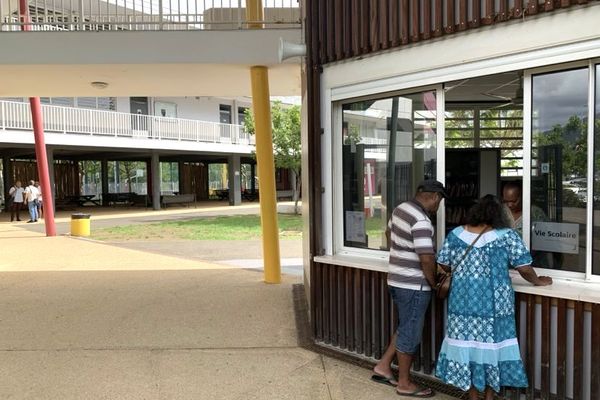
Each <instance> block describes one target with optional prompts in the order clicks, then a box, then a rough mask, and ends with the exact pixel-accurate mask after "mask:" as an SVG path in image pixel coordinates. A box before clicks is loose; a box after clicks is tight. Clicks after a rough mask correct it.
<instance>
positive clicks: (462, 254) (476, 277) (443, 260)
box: [435, 195, 552, 400]
mask: <svg viewBox="0 0 600 400" xmlns="http://www.w3.org/2000/svg"><path fill="white" fill-rule="evenodd" d="M509 224H510V222H509V221H508V220H507V218H506V214H505V213H503V209H502V204H501V203H500V201H499V200H498V199H496V197H495V196H491V195H488V196H485V197H484V198H482V199H481V200H480V201H479V202H478V203H477V204H476V205H474V206H473V207H472V208H471V209H470V210H469V212H468V213H467V224H466V225H465V226H460V227H457V228H455V229H454V230H453V231H452V232H451V233H450V234H449V235H448V237H447V238H446V241H445V242H444V245H443V247H442V249H441V251H440V253H439V254H438V258H437V262H438V263H439V265H440V267H441V268H443V269H444V270H446V271H452V281H451V286H450V295H449V297H448V324H447V331H446V337H445V338H444V341H443V343H442V348H441V351H440V355H439V358H438V361H437V364H436V372H435V373H436V376H437V377H439V378H440V379H441V380H443V381H444V382H445V383H447V384H449V385H452V386H456V387H458V388H459V389H462V390H464V391H468V392H469V399H470V400H476V399H478V398H479V394H480V393H481V392H483V393H485V400H492V399H493V398H494V392H499V391H500V388H501V387H502V386H511V387H527V375H526V373H525V369H524V367H523V362H522V360H521V354H520V352H519V344H518V342H517V332H516V324H515V296H514V291H513V288H512V283H511V279H510V276H509V273H508V272H509V268H515V269H516V270H517V271H518V272H519V274H520V275H521V276H522V277H523V278H525V279H526V280H527V281H528V282H531V283H532V284H534V285H537V286H545V285H550V284H552V279H551V278H550V277H547V276H539V277H538V276H537V274H536V273H535V270H534V269H533V268H532V267H531V265H530V264H531V261H532V259H531V255H530V253H529V251H528V250H527V248H525V244H524V243H523V240H522V239H521V237H520V236H519V234H518V233H517V232H516V231H514V230H512V229H509V226H510V225H509Z"/></svg>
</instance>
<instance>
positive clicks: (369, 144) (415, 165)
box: [341, 91, 437, 250]
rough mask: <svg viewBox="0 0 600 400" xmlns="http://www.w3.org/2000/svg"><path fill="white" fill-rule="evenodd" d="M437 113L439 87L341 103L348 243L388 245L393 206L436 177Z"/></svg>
mask: <svg viewBox="0 0 600 400" xmlns="http://www.w3.org/2000/svg"><path fill="white" fill-rule="evenodd" d="M436 115H437V113H436V95H435V91H427V92H421V93H416V94H410V95H402V96H396V97H388V98H380V99H372V100H363V101H358V102H354V103H349V104H345V105H344V106H343V122H342V135H343V137H342V141H341V143H342V171H343V173H342V175H343V181H342V185H343V195H342V197H343V222H344V232H343V235H344V240H343V243H344V246H347V247H358V248H368V249H377V250H386V249H388V244H387V240H386V236H385V230H386V227H387V222H388V219H389V218H390V215H391V212H392V211H393V209H394V207H395V206H397V205H398V204H400V203H401V202H403V201H406V200H409V199H411V198H412V197H413V195H414V192H415V189H416V186H417V185H418V183H419V182H420V181H421V180H423V179H429V178H435V171H436V147H435V144H436V126H435V124H436ZM432 220H433V222H434V223H435V218H433V219H432Z"/></svg>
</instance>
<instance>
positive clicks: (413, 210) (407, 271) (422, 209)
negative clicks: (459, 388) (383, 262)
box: [372, 179, 447, 398]
mask: <svg viewBox="0 0 600 400" xmlns="http://www.w3.org/2000/svg"><path fill="white" fill-rule="evenodd" d="M446 197H447V195H446V191H445V189H444V185H443V184H442V183H440V182H438V181H436V180H433V179H429V180H425V181H423V182H421V183H420V184H419V186H418V187H417V194H416V196H415V198H414V199H412V200H410V201H407V202H404V203H402V204H400V205H399V206H398V207H396V208H395V209H394V212H393V213H392V218H391V219H390V221H389V223H388V230H387V232H386V233H387V235H388V243H389V244H390V261H389V272H388V287H389V291H390V294H391V296H392V299H393V300H394V304H395V305H396V309H397V311H398V329H397V330H396V333H395V334H394V336H393V337H392V340H391V342H390V345H389V347H388V349H387V350H386V352H385V354H384V355H383V357H382V358H381V360H380V361H379V363H377V365H376V366H375V368H374V369H373V371H374V372H375V375H373V377H372V379H373V380H375V381H377V382H381V383H386V384H389V385H392V386H396V391H397V393H398V394H400V395H405V396H411V397H422V398H425V397H432V396H434V395H435V392H434V391H433V390H431V389H430V388H421V387H419V386H417V385H416V384H415V383H413V382H411V380H410V366H411V364H412V361H413V355H414V354H415V352H416V351H417V349H418V347H419V344H420V343H421V336H422V333H423V323H424V320H425V313H426V311H427V307H428V306H429V302H430V300H431V290H432V288H433V287H434V286H435V279H436V274H435V272H436V263H435V249H434V245H433V237H434V229H433V225H432V223H431V219H430V218H429V215H431V214H435V213H436V212H437V210H438V208H439V206H440V203H441V201H442V199H444V198H446ZM394 356H397V358H398V379H396V378H395V377H394V376H393V374H392V369H391V364H392V361H393V360H394Z"/></svg>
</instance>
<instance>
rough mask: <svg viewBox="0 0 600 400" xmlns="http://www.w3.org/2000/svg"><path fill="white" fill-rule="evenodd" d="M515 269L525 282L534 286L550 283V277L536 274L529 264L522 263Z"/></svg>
mask: <svg viewBox="0 0 600 400" xmlns="http://www.w3.org/2000/svg"><path fill="white" fill-rule="evenodd" d="M517 271H519V274H520V275H521V276H522V277H523V279H525V280H526V281H527V282H529V283H531V284H533V285H535V286H548V285H552V278H550V277H549V276H538V274H536V273H535V270H534V269H533V267H532V266H531V265H524V266H522V267H518V268H517Z"/></svg>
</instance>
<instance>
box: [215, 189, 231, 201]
mask: <svg viewBox="0 0 600 400" xmlns="http://www.w3.org/2000/svg"><path fill="white" fill-rule="evenodd" d="M214 193H215V196H217V198H218V199H219V200H227V199H229V189H218V190H215V191H214Z"/></svg>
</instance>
